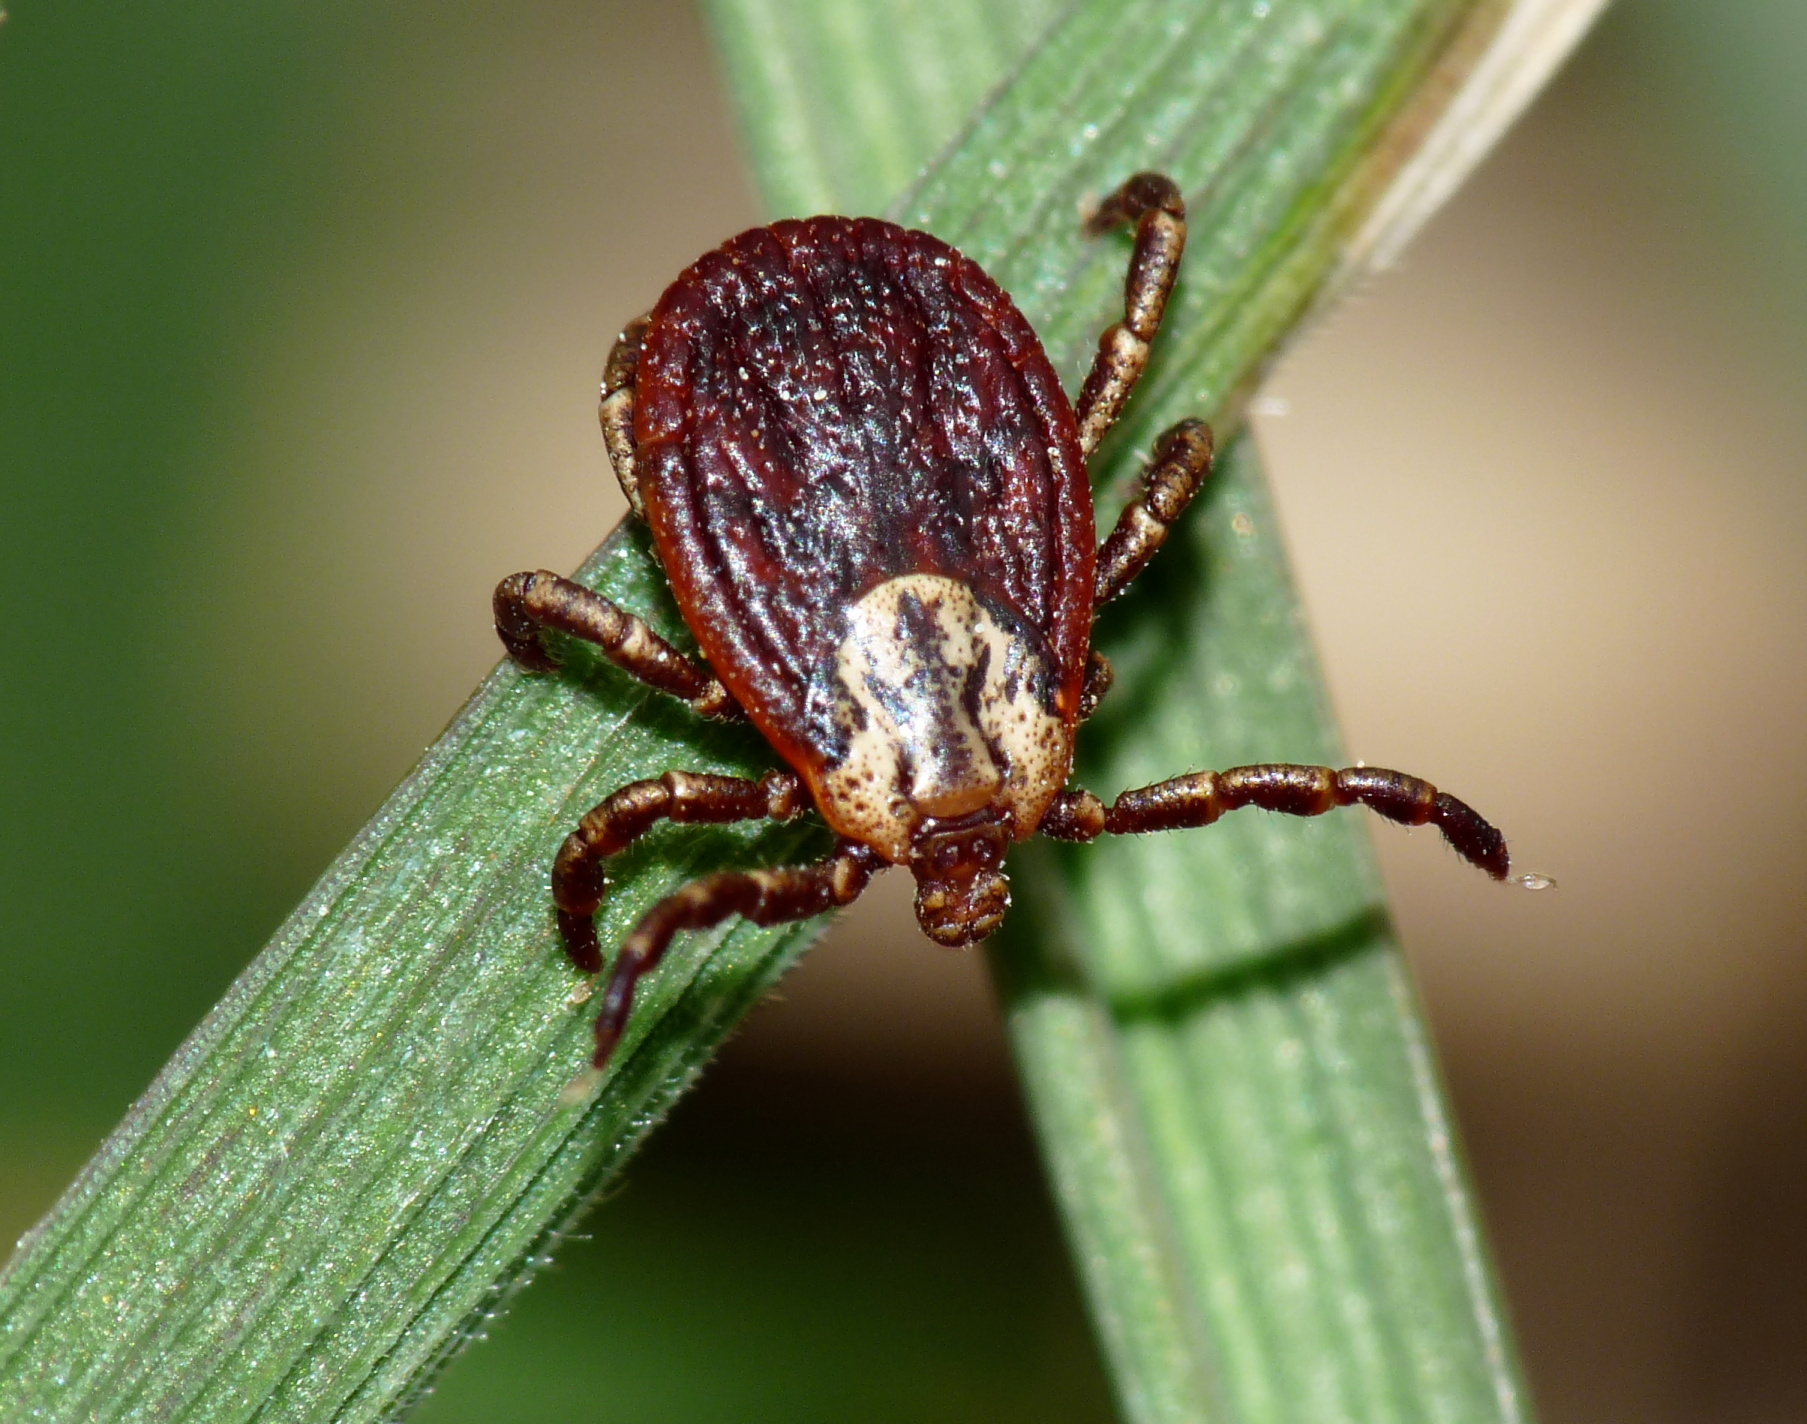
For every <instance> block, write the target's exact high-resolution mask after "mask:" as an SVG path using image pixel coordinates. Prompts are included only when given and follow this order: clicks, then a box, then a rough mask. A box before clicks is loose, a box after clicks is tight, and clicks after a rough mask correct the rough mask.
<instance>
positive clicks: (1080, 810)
mask: <svg viewBox="0 0 1807 1424" xmlns="http://www.w3.org/2000/svg"><path fill="white" fill-rule="evenodd" d="M1353 805H1362V806H1366V807H1368V809H1369V810H1371V811H1374V812H1375V813H1377V814H1378V815H1381V816H1384V817H1386V818H1387V819H1388V820H1389V821H1397V822H1399V824H1401V825H1405V826H1422V825H1426V824H1429V825H1434V826H1435V827H1436V828H1437V829H1438V830H1440V831H1441V832H1442V833H1443V838H1444V839H1445V840H1446V841H1448V842H1449V844H1450V846H1451V847H1452V848H1453V849H1454V850H1455V852H1456V853H1457V854H1458V855H1460V856H1461V857H1462V858H1463V859H1464V860H1466V861H1468V862H1469V863H1470V864H1471V865H1475V866H1478V867H1479V868H1480V869H1482V870H1484V871H1486V872H1487V873H1488V874H1489V875H1491V876H1492V877H1493V878H1494V879H1495V880H1504V879H1505V878H1506V876H1507V874H1508V873H1509V872H1510V870H1511V857H1510V856H1509V855H1508V853H1507V850H1506V838H1505V837H1504V836H1502V835H1501V834H1500V833H1499V831H1498V830H1496V829H1495V828H1494V827H1493V826H1492V825H1491V824H1489V823H1488V821H1487V820H1486V819H1485V818H1484V817H1482V816H1481V814H1480V813H1479V812H1477V811H1476V810H1475V809H1474V808H1473V807H1472V806H1469V805H1468V804H1467V803H1465V802H1462V801H1458V800H1457V799H1456V798H1455V797H1453V796H1451V795H1449V794H1448V793H1447V792H1444V791H1439V790H1437V788H1436V787H1435V786H1432V785H1431V784H1430V782H1428V781H1425V780H1423V779H1422V778H1420V777H1416V776H1407V775H1406V774H1405V773H1404V772H1399V771H1388V770H1387V769H1386V768H1385V767H1378V766H1350V767H1344V768H1343V769H1342V770H1341V771H1334V770H1332V769H1331V768H1330V767H1327V766H1299V765H1295V764H1292V763H1286V762H1280V763H1266V764H1263V765H1259V766H1233V767H1231V768H1230V769H1229V770H1228V771H1196V772H1193V773H1191V774H1190V775H1188V776H1176V777H1174V778H1172V779H1171V780H1168V781H1158V782H1156V783H1155V784H1154V785H1152V786H1143V787H1140V788H1138V789H1137V790H1134V791H1125V792H1124V793H1123V794H1122V795H1121V796H1119V797H1118V798H1117V799H1116V801H1114V802H1113V803H1112V804H1111V805H1109V806H1106V805H1105V804H1104V803H1103V802H1102V801H1100V800H1099V799H1098V798H1097V797H1096V796H1094V795H1092V793H1091V792H1089V791H1078V790H1074V791H1063V792H1062V793H1061V794H1060V795H1059V796H1058V797H1056V798H1055V801H1054V804H1053V805H1052V806H1050V807H1049V808H1048V814H1047V815H1046V816H1045V817H1044V818H1043V819H1042V824H1041V833H1042V834H1043V835H1045V836H1052V837H1053V838H1054V839H1056V840H1065V841H1091V840H1096V839H1097V838H1098V837H1099V836H1102V835H1134V834H1139V833H1142V832H1146V831H1178V830H1190V829H1193V828H1195V827H1198V826H1208V825H1210V824H1211V823H1212V822H1213V821H1215V820H1217V818H1218V817H1219V816H1221V815H1223V814H1224V812H1226V811H1234V810H1237V809H1238V808H1240V807H1243V806H1256V807H1259V808H1260V809H1262V810H1264V811H1278V812H1280V813H1281V814H1283V815H1288V816H1321V815H1322V814H1323V813H1324V812H1326V811H1329V810H1331V809H1333V808H1335V807H1337V806H1353Z"/></svg>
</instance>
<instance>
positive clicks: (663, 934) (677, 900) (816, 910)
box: [591, 841, 884, 1068]
mask: <svg viewBox="0 0 1807 1424" xmlns="http://www.w3.org/2000/svg"><path fill="white" fill-rule="evenodd" d="M883 865H884V861H883V860H882V859H881V858H880V857H879V855H878V853H877V852H876V851H873V850H870V849H868V848H867V847H865V846H863V845H859V844H857V843H855V842H853V841H842V842H841V843H840V845H839V846H837V847H836V848H835V852H834V854H833V855H831V856H829V857H828V858H827V859H826V860H821V861H817V862H816V863H815V864H814V865H798V866H785V867H783V868H781V869H777V870H745V871H741V870H731V871H724V872H722V873H721V874H718V875H705V876H704V877H703V878H702V879H700V880H693V881H691V882H690V883H689V884H688V885H686V886H684V887H683V889H681V890H678V891H675V892H674V893H672V894H670V895H667V896H666V897H665V898H664V899H663V900H661V901H659V903H658V904H656V905H654V906H653V907H652V909H650V910H648V911H647V912H646V915H645V916H644V917H643V918H642V919H641V921H640V923H639V924H638V925H636V926H635V927H634V932H633V933H632V934H630V935H629V936H628V937H627V939H626V940H625V941H623V943H622V946H621V953H620V954H619V955H618V956H616V959H615V967H614V969H613V970H612V971H611V972H610V974H609V982H608V985H607V987H606V988H604V990H603V991H602V1011H601V1013H599V1014H598V1015H597V1018H596V1054H595V1056H594V1058H592V1059H591V1062H592V1063H594V1064H595V1066H596V1067H598V1068H601V1067H602V1066H603V1065H604V1064H606V1063H607V1062H608V1061H609V1055H610V1054H611V1053H613V1052H614V1051H615V1045H616V1044H617V1043H618V1042H620V1040H621V1031H622V1030H623V1029H624V1028H625V1027H626V1026H627V1017H628V1013H629V1011H630V1010H631V1009H632V1008H633V1005H634V986H635V985H636V984H638V983H639V982H640V978H641V976H642V975H645V974H648V973H650V972H651V971H652V970H654V969H656V968H657V967H658V964H659V961H660V959H662V958H663V957H664V955H665V950H666V947H667V946H669V945H670V944H671V940H672V936H674V935H675V934H677V933H678V932H679V931H680V930H700V929H707V928H709V926H711V925H719V924H720V923H721V922H722V921H723V920H725V919H727V918H729V916H731V915H744V916H746V917H747V918H748V919H749V920H751V921H752V922H753V923H754V924H756V925H778V924H784V923H787V922H788V921H791V920H807V919H809V918H810V917H811V916H812V915H819V914H821V913H822V912H823V911H825V910H832V909H834V908H836V907H837V906H840V905H851V904H852V903H853V902H854V901H855V900H857V899H858V898H859V897H860V893H861V892H862V891H863V890H865V888H866V884H867V882H868V881H870V880H871V879H872V875H873V872H875V871H876V870H878V869H880V868H881V867H882V866H883Z"/></svg>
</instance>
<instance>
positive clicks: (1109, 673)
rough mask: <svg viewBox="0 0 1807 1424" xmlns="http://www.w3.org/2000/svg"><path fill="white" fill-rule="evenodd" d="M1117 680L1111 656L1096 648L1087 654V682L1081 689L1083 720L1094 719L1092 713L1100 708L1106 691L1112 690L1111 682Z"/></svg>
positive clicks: (1080, 712) (1080, 716)
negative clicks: (1108, 656) (1099, 705)
mask: <svg viewBox="0 0 1807 1424" xmlns="http://www.w3.org/2000/svg"><path fill="white" fill-rule="evenodd" d="M1116 680H1117V674H1116V671H1115V670H1114V669H1113V668H1112V667H1111V664H1110V659H1109V658H1107V657H1105V656H1104V654H1103V653H1101V652H1098V651H1097V650H1096V649H1094V650H1093V651H1092V652H1090V653H1088V654H1087V655H1086V663H1085V682H1084V684H1083V685H1082V686H1081V687H1080V689H1079V720H1080V721H1081V722H1089V721H1091V720H1092V714H1093V713H1094V712H1096V711H1097V710H1098V704H1099V703H1100V702H1102V701H1104V695H1105V693H1107V692H1109V691H1110V690H1111V684H1112V683H1113V682H1115V681H1116Z"/></svg>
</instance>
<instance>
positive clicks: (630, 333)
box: [601, 316, 647, 518]
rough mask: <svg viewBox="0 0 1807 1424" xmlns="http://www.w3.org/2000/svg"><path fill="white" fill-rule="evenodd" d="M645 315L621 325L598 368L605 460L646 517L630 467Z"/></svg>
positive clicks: (632, 470) (629, 497)
mask: <svg viewBox="0 0 1807 1424" xmlns="http://www.w3.org/2000/svg"><path fill="white" fill-rule="evenodd" d="M646 325H647V319H646V318H645V317H643V316H637V317H635V318H634V319H633V320H632V321H630V322H629V323H628V324H627V325H626V326H625V327H623V328H622V329H621V335H620V336H618V337H616V338H615V345H614V347H613V349H612V350H610V352H609V360H608V364H607V365H606V366H604V367H603V369H602V407H601V416H602V443H603V444H604V445H606V446H608V450H609V463H610V464H611V465H613V466H614V467H615V478H616V479H617V480H619V481H620V482H621V492H622V493H623V494H624V495H626V496H627V502H628V503H629V504H630V505H632V506H633V508H634V513H635V514H638V515H639V516H641V518H645V517H646V508H645V506H644V505H642V504H641V502H640V481H639V479H638V478H637V477H636V475H635V470H634V375H635V373H636V371H637V370H638V368H639V365H640V343H641V341H642V340H644V339H645V337H646Z"/></svg>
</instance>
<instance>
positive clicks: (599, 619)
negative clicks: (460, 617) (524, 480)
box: [495, 569, 741, 720]
mask: <svg viewBox="0 0 1807 1424" xmlns="http://www.w3.org/2000/svg"><path fill="white" fill-rule="evenodd" d="M495 612H496V632H497V633H498V634H499V635H500V636H501V639H502V645H503V646H504V647H505V648H507V649H508V655H509V656H510V657H512V658H513V659H514V660H515V661H516V662H518V663H519V664H520V665H521V666H522V667H524V668H527V669H528V670H529V671H532V672H550V671H552V669H554V668H555V667H557V666H558V663H557V661H556V660H554V658H553V657H552V655H551V654H550V653H549V652H547V651H546V647H545V644H544V643H542V642H541V641H540V633H541V631H542V630H544V629H547V628H551V629H554V630H556V631H558V632H560V633H569V634H570V635H571V636H572V637H574V638H582V639H583V640H584V641H585V642H586V643H594V644H595V645H596V646H597V647H598V648H600V649H602V653H603V656H604V657H606V658H607V659H608V660H609V661H610V662H612V663H614V664H615V666H616V667H618V668H620V669H621V670H622V671H623V672H627V673H631V674H632V675H633V676H635V677H637V678H639V679H640V681H641V682H644V683H646V684H647V685H648V686H649V687H656V688H658V689H659V691H661V692H669V693H670V694H671V695H672V696H673V697H681V698H683V700H684V701H686V702H688V703H689V704H690V705H691V706H692V707H693V708H694V709H696V711H698V712H699V713H701V714H702V715H703V716H705V717H719V718H723V719H730V720H731V719H735V718H738V717H739V716H740V715H741V711H740V706H739V704H738V703H736V702H735V701H734V699H733V697H732V696H730V695H729V693H728V689H727V688H725V687H723V686H722V685H721V683H720V682H718V681H717V680H716V679H715V678H714V677H712V676H711V675H710V674H709V673H708V672H707V671H705V670H704V669H702V668H700V667H698V666H697V665H696V664H695V663H693V662H691V661H690V659H689V658H687V657H685V656H684V655H683V654H682V653H680V652H679V651H678V650H677V649H676V648H674V647H672V645H671V644H670V643H668V642H666V641H665V640H664V639H663V638H661V637H660V636H659V635H658V634H657V633H655V632H653V630H652V629H651V628H649V627H648V626H647V625H646V620H645V619H644V618H637V617H635V616H634V615H633V614H632V613H629V612H627V611H626V610H625V609H623V608H620V607H618V606H617V605H615V604H613V603H611V602H609V600H608V599H606V598H604V597H603V596H602V595H601V594H600V593H596V592H593V591H592V590H590V589H587V588H585V587H584V586H583V585H582V584H580V583H573V582H572V581H571V580H570V579H568V578H560V577H559V576H558V575H557V574H553V573H547V572H546V570H544V569H541V570H539V571H538V572H537V573H524V574H510V575H509V576H508V577H507V578H505V579H503V580H502V582H501V583H499V584H497V585H496V597H495Z"/></svg>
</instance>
